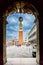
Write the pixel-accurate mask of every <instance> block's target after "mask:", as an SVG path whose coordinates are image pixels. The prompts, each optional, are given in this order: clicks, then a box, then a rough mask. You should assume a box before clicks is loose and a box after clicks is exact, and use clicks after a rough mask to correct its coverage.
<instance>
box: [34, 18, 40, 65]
mask: <svg viewBox="0 0 43 65" xmlns="http://www.w3.org/2000/svg"><path fill="white" fill-rule="evenodd" d="M35 24H36V27H37V31H36V34H37V52H36V62H37V65H39V62H40V52H39V51H40V47H39V20H38V18H37V19H36V21H35Z"/></svg>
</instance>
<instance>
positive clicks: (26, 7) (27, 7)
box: [3, 2, 39, 63]
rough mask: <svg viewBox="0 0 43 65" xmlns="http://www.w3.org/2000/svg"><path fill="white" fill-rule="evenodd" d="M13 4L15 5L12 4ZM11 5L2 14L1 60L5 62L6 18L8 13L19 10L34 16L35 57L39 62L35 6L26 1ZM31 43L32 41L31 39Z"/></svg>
mask: <svg viewBox="0 0 43 65" xmlns="http://www.w3.org/2000/svg"><path fill="white" fill-rule="evenodd" d="M14 4H15V5H14ZM14 4H13V5H12V6H13V7H12V6H10V7H9V8H10V9H9V8H8V10H6V12H5V14H4V15H3V20H4V22H3V29H4V30H3V51H4V52H3V61H4V63H5V62H6V59H7V58H6V18H7V16H8V15H9V14H12V13H13V12H19V13H24V14H25V13H27V14H31V13H32V14H33V15H34V16H35V25H36V27H37V33H36V34H37V39H36V42H37V53H36V58H37V62H38V63H39V20H38V12H37V10H36V8H35V7H34V6H33V5H32V4H29V5H28V3H23V2H20V3H19V2H15V3H14ZM31 43H32V41H31Z"/></svg>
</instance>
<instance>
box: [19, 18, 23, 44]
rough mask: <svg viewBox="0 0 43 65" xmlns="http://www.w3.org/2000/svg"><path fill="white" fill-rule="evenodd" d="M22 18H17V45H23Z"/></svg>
mask: <svg viewBox="0 0 43 65" xmlns="http://www.w3.org/2000/svg"><path fill="white" fill-rule="evenodd" d="M22 21H23V18H22V17H19V22H20V23H19V44H20V45H22V44H23V29H22V28H23V25H22Z"/></svg>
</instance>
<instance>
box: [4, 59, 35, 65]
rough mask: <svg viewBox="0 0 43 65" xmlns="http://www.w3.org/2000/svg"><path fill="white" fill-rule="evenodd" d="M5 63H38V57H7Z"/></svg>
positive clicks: (25, 64)
mask: <svg viewBox="0 0 43 65" xmlns="http://www.w3.org/2000/svg"><path fill="white" fill-rule="evenodd" d="M4 65H36V58H7V63H6V64H4Z"/></svg>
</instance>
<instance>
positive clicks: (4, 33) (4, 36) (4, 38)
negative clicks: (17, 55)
mask: <svg viewBox="0 0 43 65" xmlns="http://www.w3.org/2000/svg"><path fill="white" fill-rule="evenodd" d="M6 61H7V58H6V21H5V19H4V18H3V63H4V64H5V63H6Z"/></svg>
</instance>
